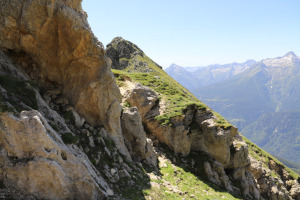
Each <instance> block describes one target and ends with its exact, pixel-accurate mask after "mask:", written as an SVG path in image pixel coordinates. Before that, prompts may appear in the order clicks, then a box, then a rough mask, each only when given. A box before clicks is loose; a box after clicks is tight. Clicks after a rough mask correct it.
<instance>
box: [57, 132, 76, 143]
mask: <svg viewBox="0 0 300 200" xmlns="http://www.w3.org/2000/svg"><path fill="white" fill-rule="evenodd" d="M61 138H62V140H63V141H64V143H65V144H76V143H77V142H78V139H79V137H78V136H76V135H73V134H72V133H64V134H63V135H62V136H61Z"/></svg>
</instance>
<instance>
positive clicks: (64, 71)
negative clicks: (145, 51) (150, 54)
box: [0, 0, 129, 157]
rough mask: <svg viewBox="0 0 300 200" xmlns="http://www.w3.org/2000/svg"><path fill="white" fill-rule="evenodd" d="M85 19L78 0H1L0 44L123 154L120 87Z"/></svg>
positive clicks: (0, 46) (33, 76) (43, 85)
mask: <svg viewBox="0 0 300 200" xmlns="http://www.w3.org/2000/svg"><path fill="white" fill-rule="evenodd" d="M86 18H87V15H86V13H85V12H84V11H83V10H82V8H81V0H75V1H69V0H49V1H46V0H45V1H38V0H33V1H32V0H24V1H19V0H13V1H10V0H3V1H1V2H0V48H1V49H2V50H3V51H6V52H8V53H10V54H11V55H12V56H14V57H15V60H17V61H18V62H19V63H21V66H22V68H23V69H24V70H25V71H26V72H27V74H29V76H30V77H31V78H32V79H34V80H36V81H37V82H38V83H39V84H40V86H41V87H43V88H47V89H48V88H49V87H50V86H52V85H56V86H57V87H59V88H60V89H61V90H62V93H63V95H65V96H66V97H67V98H68V100H69V102H70V104H71V105H73V106H74V107H75V108H76V110H77V111H78V112H79V114H80V115H82V116H83V117H84V118H85V119H86V121H87V122H89V123H91V124H94V125H103V126H104V127H105V128H106V130H107V131H108V132H109V133H110V136H111V138H113V139H114V141H115V143H116V144H117V146H118V147H119V149H120V150H121V152H123V153H124V154H125V155H127V156H128V155H129V154H128V151H127V149H126V147H125V145H124V142H123V138H122V134H121V125H120V114H121V107H120V101H121V95H120V91H119V89H118V87H117V85H116V83H115V81H114V78H113V75H112V73H111V70H110V61H109V59H108V58H107V57H106V56H105V51H104V48H103V45H102V44H101V43H100V42H99V41H98V40H97V39H96V38H95V36H94V35H93V33H92V32H91V30H90V27H89V25H88V23H87V19H86ZM128 157H129V156H128Z"/></svg>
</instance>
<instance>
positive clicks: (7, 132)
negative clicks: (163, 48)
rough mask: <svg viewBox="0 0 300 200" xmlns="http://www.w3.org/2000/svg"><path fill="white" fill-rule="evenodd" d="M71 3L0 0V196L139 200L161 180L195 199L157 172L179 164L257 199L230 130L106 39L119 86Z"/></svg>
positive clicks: (139, 56) (135, 53)
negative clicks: (121, 69) (109, 43)
mask: <svg viewBox="0 0 300 200" xmlns="http://www.w3.org/2000/svg"><path fill="white" fill-rule="evenodd" d="M80 3H81V1H65V0H51V1H50V0H49V1H46V0H45V1H39V0H26V1H11V0H4V1H1V2H0V11H1V12H0V17H1V20H0V50H1V51H0V86H1V87H0V111H1V112H0V198H12V199H106V198H112V199H135V198H145V197H149V199H150V198H152V197H153V196H154V198H157V197H155V196H156V195H157V193H155V192H159V191H157V190H155V189H153V188H160V187H161V190H162V191H164V188H167V190H168V191H166V193H164V194H163V197H165V196H164V195H167V194H168V193H170V191H171V192H173V193H174V195H175V194H176V195H180V196H183V195H185V196H184V197H188V196H187V195H189V197H191V198H195V195H196V193H197V191H198V189H197V190H194V191H195V194H188V191H186V192H183V191H180V190H179V189H182V190H183V189H184V188H183V187H182V188H178V187H177V186H176V187H175V186H173V185H174V184H175V183H178V182H181V183H182V181H183V178H181V179H177V180H176V181H175V182H172V180H168V181H167V180H163V181H162V180H161V179H162V178H161V177H164V178H170V177H171V178H172V177H175V176H178V173H179V172H180V174H187V173H186V172H185V170H182V169H180V168H179V167H180V166H181V165H182V166H183V167H184V168H186V169H188V170H190V171H191V172H192V173H189V174H187V176H188V178H187V180H190V178H194V180H195V181H198V182H197V183H200V178H199V177H198V178H197V176H200V175H201V174H202V175H203V174H205V176H203V177H204V178H206V179H207V180H208V181H210V182H212V183H213V184H215V185H214V187H217V186H221V187H223V188H226V189H227V190H228V191H229V192H231V193H232V194H233V195H235V196H236V197H240V198H255V199H259V198H260V193H259V192H258V191H261V194H263V192H262V190H260V188H259V187H260V185H262V184H258V183H257V182H256V181H257V180H258V179H259V178H257V177H259V176H257V177H256V176H255V178H256V179H255V178H254V176H253V173H252V172H251V171H250V170H251V168H250V159H249V154H248V147H247V145H246V144H245V142H244V141H243V139H242V138H241V136H240V135H239V134H238V132H237V129H236V128H235V127H233V126H231V125H230V124H229V123H228V122H226V120H224V119H223V118H222V117H221V116H219V115H217V114H216V113H214V112H213V111H211V110H210V109H209V108H207V107H206V106H205V105H203V104H202V103H201V102H199V101H198V100H197V99H196V98H195V97H194V96H192V95H191V94H190V93H189V92H188V91H187V90H186V89H185V88H183V87H182V86H180V85H179V84H178V83H176V82H175V81H174V80H173V79H171V78H170V77H169V76H167V75H166V74H165V73H164V72H163V71H162V70H161V68H160V67H159V66H158V65H157V64H156V63H154V62H153V61H151V59H150V58H148V57H147V56H146V55H145V54H144V53H143V52H142V51H141V50H140V49H139V48H138V47H137V46H136V45H133V44H132V43H130V42H128V41H125V40H123V39H122V38H117V39H116V40H114V43H113V44H112V45H111V48H113V49H111V50H109V49H110V48H108V50H107V55H113V57H112V62H113V66H122V67H121V68H124V69H125V70H126V72H120V71H115V76H117V83H118V84H119V86H120V90H121V93H122V94H121V93H120V90H119V88H118V86H117V84H116V81H115V78H114V76H113V74H112V72H111V70H110V63H111V62H110V60H109V58H108V57H107V56H106V54H105V51H104V48H103V47H102V44H101V43H100V42H98V40H97V39H96V38H95V37H94V36H93V34H92V32H91V30H90V28H89V26H88V24H87V21H86V14H85V13H84V11H82V9H81V4H80ZM119 48H120V49H119ZM109 52H112V53H109ZM126 59H128V63H127V64H128V65H127V66H126V62H124V63H123V62H122V63H121V64H120V63H119V65H118V64H116V63H117V62H120V60H121V61H122V60H126ZM127 72H135V73H127ZM140 72H143V73H140ZM138 80H139V81H138ZM137 82H140V83H141V84H138V83H137ZM144 85H147V86H148V87H145V86H144ZM153 88H155V89H153ZM185 100H187V102H185ZM182 102H184V103H182ZM121 103H122V104H121ZM121 105H123V109H122V106H121ZM126 106H127V107H129V108H125V107H126ZM165 145H167V146H165ZM170 149H171V150H170ZM168 151H169V152H170V153H169V155H167V153H166V152H168ZM203 155H205V156H203ZM157 157H158V159H157ZM204 158H205V159H204ZM141 163H143V164H141ZM169 167H170V169H169ZM163 169H168V170H174V169H176V170H177V171H174V172H172V173H171V174H170V173H169V172H168V171H164V170H163ZM166 172H168V173H166ZM267 180H269V179H267ZM289 180H291V181H294V182H295V180H292V179H289ZM155 181H156V182H155ZM295 184H296V182H295ZM295 184H294V185H295ZM216 185H217V186H216ZM268 186H269V185H268ZM290 186H291V187H290V188H288V189H287V191H288V193H284V194H286V195H287V197H290V196H292V197H295V198H296V197H297V195H298V194H299V192H298V193H297V191H298V189H297V187H294V186H293V184H290ZM277 189H278V188H277ZM278 190H280V188H279V189H278ZM268 191H270V192H269V193H270V194H269V193H266V197H269V196H270V195H271V194H273V193H274V192H273V190H268ZM280 191H281V190H280ZM291 191H294V193H293V195H292V193H291ZM149 193H150V195H149ZM201 193H202V192H201ZM192 195H194V196H192ZM197 195H201V194H198V193H197ZM160 197H161V196H159V198H160ZM231 197H232V196H231Z"/></svg>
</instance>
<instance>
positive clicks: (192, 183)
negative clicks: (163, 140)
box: [122, 145, 243, 200]
mask: <svg viewBox="0 0 300 200" xmlns="http://www.w3.org/2000/svg"><path fill="white" fill-rule="evenodd" d="M156 151H158V152H159V154H160V157H159V169H158V170H156V169H147V168H146V169H144V170H145V172H147V173H148V174H149V175H150V180H149V181H148V182H144V181H141V182H139V185H140V186H141V187H142V189H140V190H139V191H137V190H132V189H129V190H126V191H123V193H122V195H123V197H124V198H125V199H165V200H167V199H176V200H177V199H178V200H181V199H205V200H206V199H210V200H213V199H225V200H234V199H243V198H242V197H239V196H233V195H231V194H229V193H228V192H227V191H226V190H224V188H220V187H218V186H216V185H214V184H212V183H210V182H208V180H207V177H206V176H205V173H204V162H205V161H208V160H209V159H210V158H209V156H208V155H206V154H203V153H195V152H194V153H192V154H190V155H189V156H187V157H184V158H182V157H179V156H178V155H174V153H173V152H172V151H171V150H170V149H169V148H168V147H166V146H164V145H163V146H160V147H158V148H156ZM191 163H194V166H197V167H195V168H191ZM154 174H155V175H154ZM149 183H150V185H149Z"/></svg>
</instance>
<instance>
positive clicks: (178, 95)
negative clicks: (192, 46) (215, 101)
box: [112, 55, 232, 129]
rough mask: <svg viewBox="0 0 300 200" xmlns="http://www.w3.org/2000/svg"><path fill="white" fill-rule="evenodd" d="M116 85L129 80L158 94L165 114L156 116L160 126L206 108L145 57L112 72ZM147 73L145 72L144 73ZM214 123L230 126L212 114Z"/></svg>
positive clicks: (224, 126) (132, 60) (138, 57)
mask: <svg viewBox="0 0 300 200" xmlns="http://www.w3.org/2000/svg"><path fill="white" fill-rule="evenodd" d="M136 63H147V65H146V66H147V67H146V69H147V70H145V67H144V66H142V67H141V68H139V67H136ZM112 71H113V73H114V75H115V77H116V81H117V84H118V85H119V86H120V87H121V86H123V82H124V81H125V80H126V78H127V79H131V80H133V81H135V82H138V83H141V84H142V85H144V86H147V87H149V88H151V89H153V90H155V91H156V92H157V93H158V94H159V99H163V100H164V101H165V104H166V105H167V106H166V110H165V113H163V114H161V115H160V116H157V117H156V119H157V120H159V121H160V122H161V124H162V125H172V122H171V121H172V120H171V119H172V118H173V117H176V116H181V115H184V113H185V112H186V111H187V110H189V109H199V110H206V109H207V108H208V107H207V106H206V105H205V104H204V103H202V102H201V101H200V100H199V99H197V98H196V97H195V96H194V95H193V94H192V93H191V92H189V91H188V90H187V89H186V88H184V87H183V86H181V85H180V84H179V83H178V82H176V81H175V80H174V79H172V78H171V77H170V76H169V75H168V74H167V73H166V72H164V71H163V70H162V69H161V68H160V67H158V66H157V64H156V63H154V62H153V61H152V60H151V59H150V58H148V57H147V56H146V55H143V56H140V55H137V56H135V57H134V58H133V59H131V60H130V62H129V65H128V67H127V68H126V69H124V70H115V69H113V70H112ZM145 71H147V72H145ZM214 115H215V116H216V118H217V119H216V123H217V125H219V126H220V127H223V128H225V129H226V128H229V127H231V126H232V125H231V124H230V123H229V122H228V121H226V120H225V119H224V118H223V117H221V115H219V114H217V113H215V112H214Z"/></svg>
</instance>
